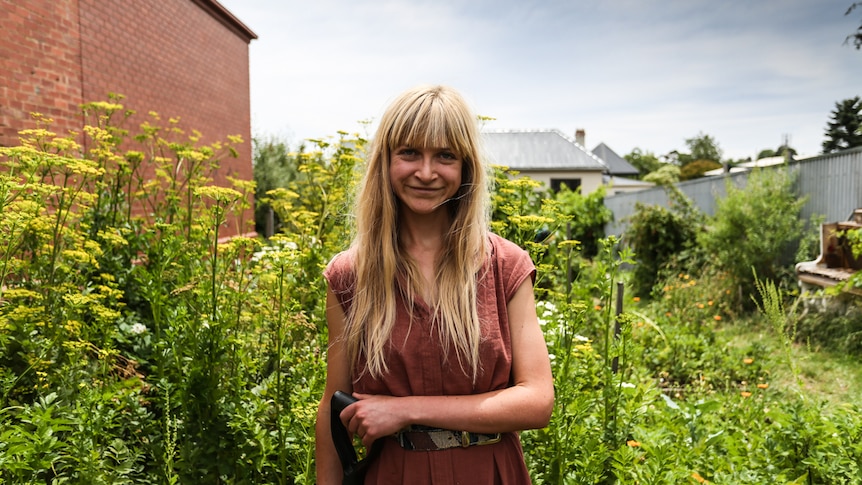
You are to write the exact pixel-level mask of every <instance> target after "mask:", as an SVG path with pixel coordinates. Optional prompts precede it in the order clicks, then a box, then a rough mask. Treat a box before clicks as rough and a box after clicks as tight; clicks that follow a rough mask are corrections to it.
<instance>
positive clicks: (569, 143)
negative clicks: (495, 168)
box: [482, 130, 607, 171]
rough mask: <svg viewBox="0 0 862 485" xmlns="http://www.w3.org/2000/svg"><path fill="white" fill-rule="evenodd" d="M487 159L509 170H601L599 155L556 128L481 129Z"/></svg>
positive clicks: (604, 167)
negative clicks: (529, 129)
mask: <svg viewBox="0 0 862 485" xmlns="http://www.w3.org/2000/svg"><path fill="white" fill-rule="evenodd" d="M482 138H483V140H484V142H485V149H486V151H487V154H488V157H489V161H490V163H492V164H495V165H503V166H506V167H509V168H511V169H513V170H521V171H525V170H581V171H604V170H606V169H607V167H606V166H605V164H604V162H602V160H601V159H599V158H598V157H596V156H595V155H593V154H592V153H590V152H588V151H587V150H586V149H585V148H584V147H582V146H581V145H579V144H578V143H577V142H575V140H574V139H572V138H569V137H567V136H566V135H564V134H562V133H561V132H560V131H558V130H534V131H491V132H484V133H482Z"/></svg>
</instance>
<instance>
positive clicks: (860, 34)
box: [844, 2, 862, 50]
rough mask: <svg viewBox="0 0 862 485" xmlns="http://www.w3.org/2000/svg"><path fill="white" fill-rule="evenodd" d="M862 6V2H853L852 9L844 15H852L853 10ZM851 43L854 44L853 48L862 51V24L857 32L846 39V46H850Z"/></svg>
mask: <svg viewBox="0 0 862 485" xmlns="http://www.w3.org/2000/svg"><path fill="white" fill-rule="evenodd" d="M860 5H862V2H853V3H852V4H850V8H848V9H847V11H846V12H844V15H850V13H851V12H853V9H855V8H856V7H858V6H860ZM850 42H852V43H853V46H855V47H856V50H859V49H862V23H860V24H859V27H857V28H856V32H853V33H852V34H850V35H848V36H847V38H846V39H844V43H845V44H848V43H850Z"/></svg>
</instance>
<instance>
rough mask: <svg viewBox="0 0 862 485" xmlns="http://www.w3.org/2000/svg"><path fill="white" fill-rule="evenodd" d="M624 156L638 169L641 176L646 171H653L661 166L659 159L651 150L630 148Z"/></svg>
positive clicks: (646, 172)
mask: <svg viewBox="0 0 862 485" xmlns="http://www.w3.org/2000/svg"><path fill="white" fill-rule="evenodd" d="M623 158H625V159H626V160H627V161H628V162H629V163H630V164H632V166H633V167H635V168H636V169H638V172H639V173H640V175H641V177H643V176H644V175H646V174H648V173H652V172H655V171H656V170H658V169H659V168H660V167H661V166H662V162H661V160H659V159H658V157H656V156H655V154H654V153H652V152H649V151H647V152H645V151H643V150H641V149H640V148H634V149H632V151H631V153H629V154H628V155H625V156H624V157H623Z"/></svg>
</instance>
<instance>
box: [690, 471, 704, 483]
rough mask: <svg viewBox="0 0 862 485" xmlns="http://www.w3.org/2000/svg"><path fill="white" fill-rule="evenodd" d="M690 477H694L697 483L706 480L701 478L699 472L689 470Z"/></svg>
mask: <svg viewBox="0 0 862 485" xmlns="http://www.w3.org/2000/svg"><path fill="white" fill-rule="evenodd" d="M691 478H694V479H695V480H697V483H705V482H706V479H705V478H703V477H702V476H700V473H698V472H691Z"/></svg>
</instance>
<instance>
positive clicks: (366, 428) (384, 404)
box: [340, 392, 409, 448]
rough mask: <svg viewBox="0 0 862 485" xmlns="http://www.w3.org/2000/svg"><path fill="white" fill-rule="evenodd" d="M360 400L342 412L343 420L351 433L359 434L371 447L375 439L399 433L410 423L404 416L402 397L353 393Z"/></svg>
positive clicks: (364, 443)
mask: <svg viewBox="0 0 862 485" xmlns="http://www.w3.org/2000/svg"><path fill="white" fill-rule="evenodd" d="M353 397H355V398H357V399H359V401H357V402H355V403H353V404H351V405H350V406H347V408H345V409H344V411H342V412H341V415H340V417H341V421H342V422H343V423H344V426H345V427H346V428H347V430H348V431H350V432H351V433H353V434H355V435H357V436H359V438H360V439H361V440H362V444H363V445H364V446H365V447H366V448H369V447H370V446H371V444H372V443H374V441H375V440H377V439H379V438H382V437H384V436H389V435H393V434H395V433H397V432H398V431H400V430H401V429H403V428H404V427H406V426H407V425H408V424H409V423H408V422H406V420H405V419H406V418H405V417H404V414H403V412H404V406H401V405H400V404H399V400H401V398H397V397H393V396H383V395H373V394H360V393H358V392H354V393H353Z"/></svg>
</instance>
